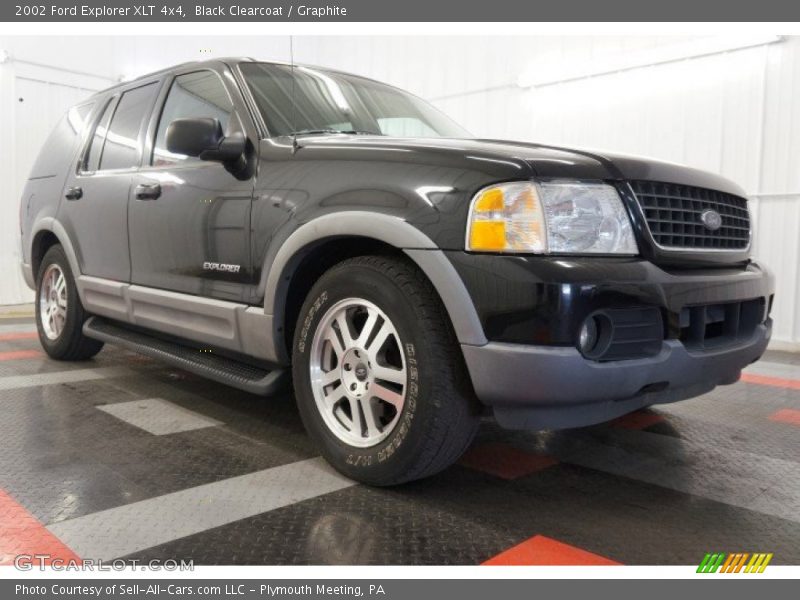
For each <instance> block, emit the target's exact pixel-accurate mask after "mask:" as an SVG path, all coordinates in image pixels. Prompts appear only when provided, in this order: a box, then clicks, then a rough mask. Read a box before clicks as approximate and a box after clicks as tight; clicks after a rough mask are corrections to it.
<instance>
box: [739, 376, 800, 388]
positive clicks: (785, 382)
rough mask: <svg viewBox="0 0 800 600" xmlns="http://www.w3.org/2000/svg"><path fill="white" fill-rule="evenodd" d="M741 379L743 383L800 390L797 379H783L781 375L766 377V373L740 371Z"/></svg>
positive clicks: (799, 382)
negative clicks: (756, 373)
mask: <svg viewBox="0 0 800 600" xmlns="http://www.w3.org/2000/svg"><path fill="white" fill-rule="evenodd" d="M741 380H742V381H744V382H745V383H757V384H759V385H771V386H772V387H779V388H785V389H787V390H800V380H798V379H784V378H782V377H768V376H766V375H755V374H753V373H742V379H741Z"/></svg>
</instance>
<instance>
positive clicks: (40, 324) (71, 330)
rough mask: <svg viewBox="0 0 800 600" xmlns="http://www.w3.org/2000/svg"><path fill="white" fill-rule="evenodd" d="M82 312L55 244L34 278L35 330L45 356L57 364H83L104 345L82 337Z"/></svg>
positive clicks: (67, 270) (83, 314) (65, 259)
mask: <svg viewBox="0 0 800 600" xmlns="http://www.w3.org/2000/svg"><path fill="white" fill-rule="evenodd" d="M87 318H88V315H87V314H86V313H85V312H84V310H83V305H82V304H81V299H80V298H79V297H78V289H77V288H76V287H75V281H74V279H73V277H72V270H71V269H70V267H69V262H68V261H67V256H66V254H64V249H63V248H62V247H61V246H60V245H58V244H56V245H55V246H52V247H51V248H50V249H49V250H48V251H47V252H46V253H45V255H44V258H43V259H42V264H41V265H40V266H39V273H38V275H37V278H36V327H37V329H38V331H39V341H40V342H41V344H42V347H43V348H44V350H45V352H47V354H48V355H49V356H50V357H51V358H55V359H56V360H86V359H87V358H91V357H92V356H94V355H95V354H97V353H98V352H100V350H101V349H102V347H103V342H99V341H97V340H93V339H90V338H87V337H86V336H85V335H83V323H84V321H86V319H87Z"/></svg>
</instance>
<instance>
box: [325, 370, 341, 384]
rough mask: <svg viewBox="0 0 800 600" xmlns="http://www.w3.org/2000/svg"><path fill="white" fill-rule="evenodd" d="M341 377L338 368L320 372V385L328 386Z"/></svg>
mask: <svg viewBox="0 0 800 600" xmlns="http://www.w3.org/2000/svg"><path fill="white" fill-rule="evenodd" d="M341 378H342V373H341V371H339V369H338V368H335V369H331V370H330V371H328V372H327V373H323V374H322V385H323V386H325V387H328V386H329V385H332V384H334V383H336V382H337V381H339V380H340V379H341Z"/></svg>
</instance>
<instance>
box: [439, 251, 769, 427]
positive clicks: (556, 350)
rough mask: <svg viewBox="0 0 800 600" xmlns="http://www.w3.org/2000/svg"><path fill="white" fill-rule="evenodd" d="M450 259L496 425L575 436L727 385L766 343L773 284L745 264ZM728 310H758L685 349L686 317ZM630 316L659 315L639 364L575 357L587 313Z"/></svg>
mask: <svg viewBox="0 0 800 600" xmlns="http://www.w3.org/2000/svg"><path fill="white" fill-rule="evenodd" d="M448 256H449V258H450V260H451V262H452V263H453V264H454V266H455V267H456V270H457V271H458V273H459V275H460V276H461V278H462V280H463V281H464V284H465V287H466V288H467V291H468V292H469V294H470V296H471V299H472V301H473V304H474V305H475V308H476V311H477V312H478V316H479V318H480V320H481V324H482V326H483V328H484V331H485V333H486V337H487V338H488V339H489V343H488V344H486V345H483V346H472V345H462V350H463V353H464V358H465V361H466V364H467V367H468V370H469V373H470V376H471V378H472V382H473V385H474V388H475V391H476V393H477V396H478V398H479V399H480V400H481V401H482V402H483V403H484V404H486V405H488V406H490V407H492V409H493V410H494V413H495V416H496V418H497V420H498V421H499V422H500V424H501V425H503V426H506V427H511V428H525V429H529V428H565V427H576V426H583V425H589V424H593V423H598V422H602V421H606V420H609V419H612V418H615V417H617V416H620V415H622V414H625V413H627V412H630V411H632V410H636V409H637V408H641V407H643V406H648V405H651V404H658V403H664V402H674V401H676V400H682V399H685V398H690V397H693V396H697V395H700V394H703V393H706V392H708V391H710V390H711V389H713V388H714V387H715V386H717V385H723V384H730V383H734V382H735V381H737V380H738V379H739V376H740V374H741V370H742V369H743V368H744V367H746V366H747V365H748V364H750V363H751V362H753V361H755V360H758V358H759V357H760V356H761V355H762V354H763V352H764V350H765V349H766V347H767V343H768V342H769V338H770V334H771V324H772V323H771V321H770V320H769V318H768V312H769V309H770V307H771V300H772V296H773V293H774V277H773V276H772V274H771V273H770V272H769V271H768V270H767V269H766V268H764V267H762V266H761V265H759V264H757V263H755V262H751V263H749V264H747V265H741V266H736V267H725V268H718V269H703V270H698V269H682V270H670V271H668V270H665V269H662V268H661V267H659V266H657V265H655V264H653V263H651V262H649V261H646V260H642V259H633V258H602V257H598V258H555V257H530V256H527V257H522V256H488V255H475V254H468V253H463V252H461V253H458V252H451V253H448ZM734 305H741V306H742V309H741V314H744V312H745V308H744V306H745V305H748V310H749V309H753V307H756V308H755V311H757V312H756V313H754V312H753V310H750V313H749V314H750V317H749V318H750V321H749V323H748V326H747V327H746V328H743V329H742V330H741V331H739V333H738V334H736V335H733V336H730V337H729V338H723V337H718V338H716V339H713V340H707V341H705V340H703V339H701V340H700V341H699V342H697V341H696V340H695V339H690V334H691V333H692V332H694V333H695V334H697V330H696V328H693V327H689V326H688V325H687V319H688V318H689V314H690V313H692V314H694V313H693V311H695V310H696V309H697V308H698V307H716V308H717V309H719V307H720V306H722V307H724V306H731V307H732V306H734ZM759 307H760V308H759ZM639 308H647V309H653V308H655V309H658V312H659V313H660V315H661V321H662V324H663V339H661V341H659V338H658V337H657V338H656V339H655V345H651V346H650V348H649V353H648V354H647V355H644V354H643V355H641V356H639V355H637V356H636V357H635V358H630V359H627V360H607V361H604V362H601V361H597V360H590V359H587V358H585V357H584V356H583V355H582V354H581V353H580V352H579V351H578V349H577V348H576V339H577V334H578V331H579V329H580V326H581V324H582V323H583V321H584V320H585V319H586V317H587V316H588V315H590V314H593V313H594V312H595V311H598V310H620V309H621V310H624V309H639ZM703 310H705V308H703ZM709 310H711V309H710V308H709ZM738 310H739V309H738V308H737V309H736V312H735V314H737V315H738V314H739V312H738ZM722 312H724V313H725V314H727V311H725V310H724V309H723V310H722ZM754 314H755V316H753V315H754ZM691 318H692V319H694V317H691ZM726 318H727V317H726ZM692 323H694V321H693V322H692ZM658 331H660V329H656V335H659V334H658ZM702 335H703V334H702V328H701V337H702Z"/></svg>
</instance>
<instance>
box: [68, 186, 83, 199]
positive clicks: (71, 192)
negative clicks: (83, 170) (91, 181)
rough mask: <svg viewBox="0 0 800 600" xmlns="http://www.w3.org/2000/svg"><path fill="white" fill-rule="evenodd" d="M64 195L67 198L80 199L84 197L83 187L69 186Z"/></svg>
mask: <svg viewBox="0 0 800 600" xmlns="http://www.w3.org/2000/svg"><path fill="white" fill-rule="evenodd" d="M64 197H65V198H66V199H67V200H80V199H81V198H83V188H80V187H71V188H67V193H66V194H64Z"/></svg>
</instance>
